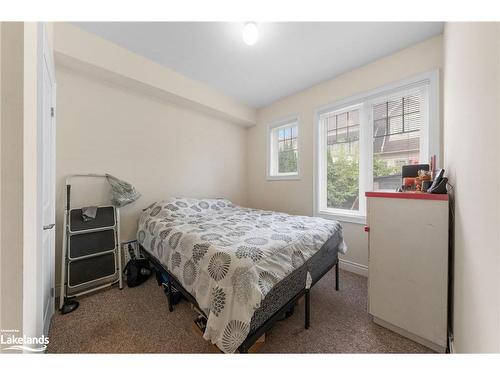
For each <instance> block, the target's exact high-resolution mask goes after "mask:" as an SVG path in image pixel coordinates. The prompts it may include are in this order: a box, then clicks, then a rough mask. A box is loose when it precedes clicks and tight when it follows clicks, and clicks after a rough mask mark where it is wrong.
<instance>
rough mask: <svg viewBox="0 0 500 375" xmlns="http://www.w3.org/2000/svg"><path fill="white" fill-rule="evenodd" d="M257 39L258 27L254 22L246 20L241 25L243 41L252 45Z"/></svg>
mask: <svg viewBox="0 0 500 375" xmlns="http://www.w3.org/2000/svg"><path fill="white" fill-rule="evenodd" d="M257 40H259V29H257V24H256V23H255V22H247V23H246V24H245V26H243V41H244V42H245V44H248V45H249V46H253V45H254V44H255V43H257Z"/></svg>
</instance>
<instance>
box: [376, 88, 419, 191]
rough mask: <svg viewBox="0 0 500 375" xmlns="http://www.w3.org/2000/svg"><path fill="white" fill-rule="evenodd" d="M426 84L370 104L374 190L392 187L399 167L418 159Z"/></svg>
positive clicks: (396, 182) (393, 187) (399, 174)
mask: <svg viewBox="0 0 500 375" xmlns="http://www.w3.org/2000/svg"><path fill="white" fill-rule="evenodd" d="M425 89H426V87H422V88H418V89H415V90H409V91H407V92H404V93H398V94H397V95H395V96H392V97H390V98H387V99H384V100H383V101H380V102H376V103H374V104H373V106H372V119H373V120H372V123H373V190H395V189H396V188H397V187H398V186H400V185H401V167H402V166H403V165H406V164H418V163H419V161H422V162H425V161H426V160H427V158H426V157H425V156H424V157H423V158H422V160H421V158H420V129H421V127H422V111H423V108H422V107H423V103H424V101H426V99H427V98H426V96H427V95H426V90H425Z"/></svg>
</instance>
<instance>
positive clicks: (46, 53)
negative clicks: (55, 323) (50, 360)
mask: <svg viewBox="0 0 500 375" xmlns="http://www.w3.org/2000/svg"><path fill="white" fill-rule="evenodd" d="M38 30H39V35H40V39H41V40H40V39H39V40H40V47H41V48H39V51H40V57H39V73H40V74H39V76H38V82H39V93H40V95H39V98H40V100H39V103H38V114H39V117H38V126H39V133H38V165H37V169H38V184H37V185H38V186H37V194H38V197H39V199H37V205H38V207H37V211H39V212H37V214H38V215H39V216H38V217H39V218H40V223H39V225H38V233H39V237H38V236H37V238H38V257H37V263H38V264H37V270H41V267H42V265H43V262H42V259H41V255H42V250H43V249H42V246H43V231H44V230H43V226H44V225H46V224H50V223H44V222H43V161H42V160H43V152H44V147H43V99H42V96H43V92H44V90H43V89H44V87H43V85H44V82H43V75H42V70H43V69H44V67H46V68H47V70H48V73H49V78H50V81H51V86H52V90H51V98H50V101H51V107H52V108H53V109H52V110H51V111H53V115H52V117H51V126H52V140H53V144H52V150H51V151H50V153H51V154H50V163H51V165H52V171H53V175H52V179H53V181H52V184H51V192H50V196H51V199H52V204H53V210H54V212H53V217H52V219H51V223H55V220H56V215H55V207H56V192H55V190H56V189H55V176H56V158H55V156H56V150H55V148H56V116H55V114H56V76H55V65H54V59H53V53H52V49H51V46H50V45H49V40H48V39H49V37H48V33H47V28H46V25H45V23H40V24H39V27H38ZM44 65H45V66H44ZM51 230H53V233H52V241H53V244H52V247H51V254H50V261H51V267H50V275H46V276H48V277H50V287H51V294H50V299H51V300H50V304H49V307H48V308H49V312H48V314H47V316H46V317H45V319H44V313H45V311H44V310H43V306H44V303H45V301H43V287H42V286H43V285H44V282H43V280H42V277H43V274H42V273H40V275H39V277H37V278H38V280H39V284H38V285H37V299H38V303H37V305H38V306H37V308H40V309H41V311H40V312H39V314H37V316H38V318H39V319H41V320H42V321H41V324H42V326H41V327H43V331H42V332H41V333H43V334H44V335H48V332H49V327H50V320H51V318H52V315H53V314H54V312H55V258H56V257H55V243H56V238H55V231H56V229H55V228H53V229H51ZM43 271H45V270H43Z"/></svg>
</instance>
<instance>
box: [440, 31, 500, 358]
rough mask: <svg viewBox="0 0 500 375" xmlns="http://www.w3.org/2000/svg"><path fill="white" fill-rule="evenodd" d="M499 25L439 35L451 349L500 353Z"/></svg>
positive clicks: (446, 32)
mask: <svg viewBox="0 0 500 375" xmlns="http://www.w3.org/2000/svg"><path fill="white" fill-rule="evenodd" d="M499 43H500V28H499V24H498V23H448V24H446V27H445V33H444V70H445V78H444V90H445V91H444V124H445V127H444V151H445V168H446V170H447V172H448V175H449V177H450V181H451V183H452V184H453V185H454V186H455V188H454V190H453V196H454V201H455V235H454V242H455V255H454V258H455V267H454V278H455V287H454V305H453V311H454V337H455V350H456V351H457V352H499V351H500V260H499V257H500V236H499V233H500V231H499V228H500V217H499V208H500V189H499V183H500V180H499V174H500V167H499V166H500V152H499V143H500V132H499V125H500V116H499V108H500V94H499V92H500V56H499V53H500V45H499Z"/></svg>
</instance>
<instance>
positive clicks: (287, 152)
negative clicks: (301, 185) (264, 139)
mask: <svg viewBox="0 0 500 375" xmlns="http://www.w3.org/2000/svg"><path fill="white" fill-rule="evenodd" d="M268 136H269V147H268V149H269V151H268V156H269V157H268V179H293V178H298V176H299V125H298V120H297V118H295V117H294V118H291V119H287V120H283V121H280V122H277V123H274V124H271V125H269V134H268Z"/></svg>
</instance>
